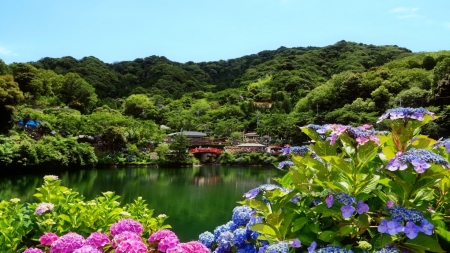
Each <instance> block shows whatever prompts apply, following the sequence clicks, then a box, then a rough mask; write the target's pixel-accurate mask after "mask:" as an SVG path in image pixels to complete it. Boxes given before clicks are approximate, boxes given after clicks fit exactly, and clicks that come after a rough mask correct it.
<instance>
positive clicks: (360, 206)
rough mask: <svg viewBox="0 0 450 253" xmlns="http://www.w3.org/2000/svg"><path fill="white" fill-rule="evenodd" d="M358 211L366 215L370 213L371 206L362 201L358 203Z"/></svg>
mask: <svg viewBox="0 0 450 253" xmlns="http://www.w3.org/2000/svg"><path fill="white" fill-rule="evenodd" d="M357 211H358V214H363V213H366V212H368V211H369V206H368V205H367V204H366V203H364V202H363V201H362V200H361V201H359V202H358V206H357Z"/></svg>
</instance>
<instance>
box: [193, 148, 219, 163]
mask: <svg viewBox="0 0 450 253" xmlns="http://www.w3.org/2000/svg"><path fill="white" fill-rule="evenodd" d="M189 152H190V153H192V154H194V156H195V157H197V158H198V159H200V162H202V163H214V162H215V161H216V160H217V159H218V158H219V156H220V154H221V153H222V150H221V149H218V148H209V147H208V148H191V149H189Z"/></svg>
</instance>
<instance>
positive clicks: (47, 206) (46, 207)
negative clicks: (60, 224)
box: [34, 202, 55, 216]
mask: <svg viewBox="0 0 450 253" xmlns="http://www.w3.org/2000/svg"><path fill="white" fill-rule="evenodd" d="M53 208H55V205H53V204H52V203H46V202H42V203H40V204H39V206H38V207H37V208H36V210H35V211H34V213H35V214H37V215H39V216H41V215H42V214H43V213H45V212H47V211H53Z"/></svg>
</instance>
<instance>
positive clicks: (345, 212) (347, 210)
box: [325, 192, 369, 219]
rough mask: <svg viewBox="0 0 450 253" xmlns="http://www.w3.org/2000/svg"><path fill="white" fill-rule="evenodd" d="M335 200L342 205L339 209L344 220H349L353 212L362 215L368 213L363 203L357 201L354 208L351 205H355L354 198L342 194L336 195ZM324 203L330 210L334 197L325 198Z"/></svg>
mask: <svg viewBox="0 0 450 253" xmlns="http://www.w3.org/2000/svg"><path fill="white" fill-rule="evenodd" d="M336 199H337V201H339V202H340V203H342V204H343V205H344V206H342V207H341V212H342V217H344V218H345V219H347V218H350V216H352V215H353V213H354V212H355V211H357V213H358V214H363V213H366V212H368V211H369V206H368V205H367V204H366V203H364V202H363V201H359V202H358V204H357V205H356V208H355V207H354V206H353V204H355V203H356V198H355V197H353V196H350V195H348V194H346V193H344V192H341V193H339V194H337V195H336ZM325 203H326V204H327V207H328V208H331V207H332V206H333V204H334V197H333V195H332V194H330V195H329V196H328V197H327V198H325Z"/></svg>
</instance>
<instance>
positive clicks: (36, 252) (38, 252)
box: [23, 248, 44, 253]
mask: <svg viewBox="0 0 450 253" xmlns="http://www.w3.org/2000/svg"><path fill="white" fill-rule="evenodd" d="M23 253H44V252H42V250H40V249H36V248H28V249H26V250H25V251H24V252H23Z"/></svg>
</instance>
